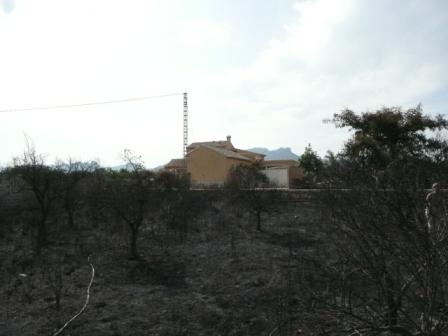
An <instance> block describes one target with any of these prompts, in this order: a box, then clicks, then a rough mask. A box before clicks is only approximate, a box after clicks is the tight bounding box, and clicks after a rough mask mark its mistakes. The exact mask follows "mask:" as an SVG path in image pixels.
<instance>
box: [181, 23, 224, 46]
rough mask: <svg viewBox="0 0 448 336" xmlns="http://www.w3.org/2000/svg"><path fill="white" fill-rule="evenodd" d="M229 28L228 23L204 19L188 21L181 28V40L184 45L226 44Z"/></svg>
mask: <svg viewBox="0 0 448 336" xmlns="http://www.w3.org/2000/svg"><path fill="white" fill-rule="evenodd" d="M230 41H231V29H230V27H229V26H228V25H226V24H223V23H219V22H213V21H209V20H205V19H201V20H193V21H190V22H188V23H187V24H186V25H185V26H184V27H182V30H181V42H182V44H183V45H184V46H186V47H203V46H213V45H222V44H228V43H229V42H230Z"/></svg>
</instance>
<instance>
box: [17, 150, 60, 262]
mask: <svg viewBox="0 0 448 336" xmlns="http://www.w3.org/2000/svg"><path fill="white" fill-rule="evenodd" d="M8 173H9V174H11V175H14V176H17V177H19V179H20V182H19V183H20V185H21V190H22V192H23V195H24V197H25V199H24V202H28V201H29V202H31V207H32V208H33V209H35V210H36V212H37V215H36V216H33V220H32V223H31V224H32V227H33V228H35V229H36V231H37V233H36V240H35V249H36V253H37V254H40V252H41V250H42V247H44V246H45V245H46V244H47V242H48V228H47V222H48V219H49V216H50V213H51V211H52V210H53V209H54V205H55V201H56V199H57V193H56V190H57V184H58V183H59V180H60V172H59V171H58V170H57V169H55V168H53V167H50V166H47V165H46V164H45V159H44V156H43V155H41V154H38V153H37V152H36V149H35V147H34V146H33V145H32V144H30V142H27V144H26V148H25V151H24V152H23V155H22V156H21V157H17V158H14V160H13V167H11V168H9V170H8Z"/></svg>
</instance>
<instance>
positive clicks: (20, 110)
mask: <svg viewBox="0 0 448 336" xmlns="http://www.w3.org/2000/svg"><path fill="white" fill-rule="evenodd" d="M182 94H183V93H169V94H164V95H157V96H146V97H138V98H126V99H116V100H106V101H101V102H91V103H81V104H67V105H50V106H38V107H26V108H14V109H4V110H0V113H8V112H25V111H39V110H55V109H65V108H74V107H84V106H93V105H106V104H121V103H129V102H135V101H141V100H149V99H157V98H164V97H172V96H181V95H182Z"/></svg>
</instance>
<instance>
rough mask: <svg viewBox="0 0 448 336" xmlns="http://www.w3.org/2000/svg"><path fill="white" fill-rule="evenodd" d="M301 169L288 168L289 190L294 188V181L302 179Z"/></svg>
mask: <svg viewBox="0 0 448 336" xmlns="http://www.w3.org/2000/svg"><path fill="white" fill-rule="evenodd" d="M303 175H304V173H303V169H302V168H300V167H290V168H289V188H294V184H295V182H296V180H298V179H301V178H302V177H303Z"/></svg>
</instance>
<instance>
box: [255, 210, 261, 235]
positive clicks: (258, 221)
mask: <svg viewBox="0 0 448 336" xmlns="http://www.w3.org/2000/svg"><path fill="white" fill-rule="evenodd" d="M256 216H257V230H258V231H262V230H261V211H257V212H256Z"/></svg>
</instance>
